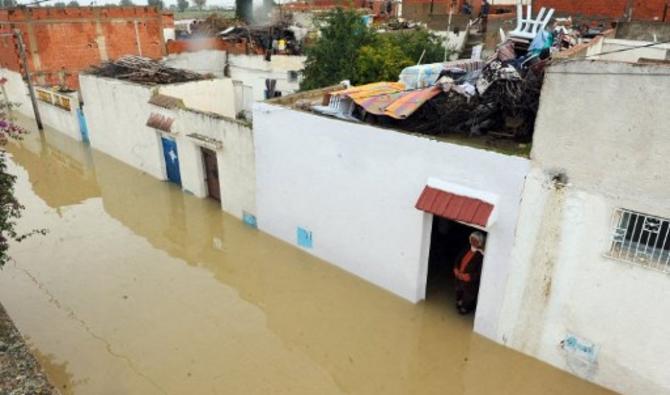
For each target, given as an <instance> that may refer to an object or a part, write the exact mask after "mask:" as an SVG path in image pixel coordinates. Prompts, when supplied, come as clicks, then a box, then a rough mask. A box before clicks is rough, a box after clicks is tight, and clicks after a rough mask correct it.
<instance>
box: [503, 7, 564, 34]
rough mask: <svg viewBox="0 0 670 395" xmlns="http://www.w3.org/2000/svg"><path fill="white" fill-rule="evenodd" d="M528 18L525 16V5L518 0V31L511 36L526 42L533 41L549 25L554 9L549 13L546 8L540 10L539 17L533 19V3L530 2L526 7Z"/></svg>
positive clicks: (514, 31) (515, 30)
mask: <svg viewBox="0 0 670 395" xmlns="http://www.w3.org/2000/svg"><path fill="white" fill-rule="evenodd" d="M526 11H527V12H526V16H525V17H524V15H523V5H521V1H520V0H517V2H516V29H514V30H513V31H511V32H509V36H511V37H516V38H523V39H526V40H532V39H534V38H535V36H537V34H538V33H539V32H540V31H542V30H544V28H545V27H547V24H549V21H550V20H551V17H552V16H554V12H555V11H556V10H554V9H553V8H552V9H550V10H549V12H547V9H546V8H545V7H542V8H541V9H540V12H539V13H538V14H537V17H535V19H533V6H532V2H529V3H528V5H527V6H526Z"/></svg>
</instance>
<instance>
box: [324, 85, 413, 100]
mask: <svg viewBox="0 0 670 395" xmlns="http://www.w3.org/2000/svg"><path fill="white" fill-rule="evenodd" d="M403 90H405V84H403V83H402V82H374V83H372V84H366V85H360V86H354V87H351V88H348V89H343V90H339V91H335V92H331V93H330V94H331V96H346V97H348V98H350V99H351V100H353V101H354V102H356V104H360V103H359V102H360V101H362V100H364V99H366V98H368V97H372V96H379V95H385V94H392V93H398V92H402V91H403Z"/></svg>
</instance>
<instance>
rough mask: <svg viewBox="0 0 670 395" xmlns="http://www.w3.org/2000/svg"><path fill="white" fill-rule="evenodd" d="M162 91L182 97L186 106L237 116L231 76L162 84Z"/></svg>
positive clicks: (227, 115) (231, 116) (226, 115)
mask: <svg viewBox="0 0 670 395" xmlns="http://www.w3.org/2000/svg"><path fill="white" fill-rule="evenodd" d="M159 90H160V93H163V94H165V95H168V96H174V97H178V98H180V99H182V100H183V101H184V104H185V105H186V107H189V108H193V109H196V110H199V111H206V112H212V113H214V114H219V115H223V116H225V117H230V118H235V116H236V115H237V112H238V110H237V109H236V108H235V90H234V89H233V81H232V80H231V79H230V78H216V79H210V80H202V81H192V82H185V83H182V84H170V85H162V86H161V87H160V88H159Z"/></svg>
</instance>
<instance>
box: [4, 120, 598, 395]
mask: <svg viewBox="0 0 670 395" xmlns="http://www.w3.org/2000/svg"><path fill="white" fill-rule="evenodd" d="M9 151H10V152H11V154H12V157H13V161H14V164H10V170H11V171H12V172H13V173H15V174H17V175H18V177H19V179H18V181H17V193H18V197H19V199H20V201H21V202H22V203H23V204H24V205H25V206H26V211H25V213H24V217H23V218H22V220H21V221H20V229H21V230H23V231H27V230H30V229H33V228H47V229H48V230H49V234H48V235H46V236H44V237H33V238H30V239H29V240H26V241H25V242H23V243H21V244H18V245H15V246H14V247H13V249H12V251H11V255H12V256H13V257H14V258H15V260H16V263H10V264H8V265H7V267H6V268H5V269H4V270H2V271H1V272H0V302H2V303H3V304H4V306H5V308H6V309H7V311H8V313H9V314H10V315H11V317H12V318H13V319H14V321H15V323H16V325H17V327H18V328H19V329H20V330H21V332H22V333H23V334H24V336H26V337H27V339H28V342H29V343H30V346H31V347H32V349H33V350H34V352H35V354H36V356H37V357H38V359H39V360H40V362H41V363H42V364H43V366H44V367H45V369H46V370H47V373H48V374H49V376H50V378H51V380H52V381H53V382H54V384H55V385H56V386H57V387H58V388H60V389H61V391H62V393H63V394H189V393H192V394H491V393H496V394H520V393H526V394H537V393H543V394H552V393H553V394H598V393H606V391H605V390H603V389H601V388H599V387H596V386H594V385H591V384H589V383H587V382H584V381H581V380H580V379H578V378H576V377H573V376H571V375H569V374H567V373H563V372H561V371H559V370H556V369H554V368H552V367H550V366H548V365H545V364H543V363H541V362H539V361H536V360H533V359H531V358H528V357H525V356H523V355H521V354H518V353H516V352H513V351H511V350H509V349H506V348H503V347H501V346H498V345H496V344H494V343H492V342H490V341H488V340H486V339H484V338H482V337H480V336H478V335H475V334H474V333H472V318H471V317H465V318H464V317H461V316H459V315H458V314H457V313H456V312H455V309H454V308H453V306H452V301H451V298H447V295H444V297H438V298H435V299H433V300H431V301H430V302H427V303H420V304H418V305H413V304H410V303H408V302H406V301H404V300H402V299H399V298H398V297H395V296H393V295H391V294H390V293H387V292H385V291H383V290H381V289H379V288H376V287H374V286H372V285H370V284H368V283H366V282H364V281H362V280H360V279H358V278H356V277H354V276H352V275H349V274H347V273H345V272H343V271H341V270H339V269H337V268H335V267H333V266H331V265H328V264H327V263H325V262H323V261H320V260H318V259H316V258H314V257H311V256H309V255H308V254H306V253H304V252H302V251H300V250H298V249H296V248H294V247H292V246H290V245H287V244H284V243H282V242H280V241H278V240H276V239H273V238H272V237H269V236H267V235H265V234H262V233H261V232H259V231H257V230H254V229H251V228H249V227H247V226H245V225H244V224H243V223H242V222H241V221H238V220H236V219H235V218H232V217H230V216H228V215H226V214H224V213H223V212H222V211H221V210H220V208H219V205H218V203H217V202H215V201H213V200H203V199H198V198H195V197H193V196H190V195H188V194H185V193H183V192H182V191H181V190H180V189H179V188H178V187H176V186H174V185H172V184H168V183H166V182H161V181H158V180H156V179H153V178H152V177H150V176H147V175H144V174H142V173H141V172H139V171H137V170H134V169H132V168H131V167H129V166H126V165H124V164H122V163H121V162H118V161H116V160H114V159H112V158H110V157H109V156H106V155H104V154H101V153H99V152H96V151H93V150H89V149H88V148H86V147H85V146H84V145H82V144H80V143H78V142H75V141H72V140H70V139H68V138H67V137H64V136H62V135H59V134H56V133H54V132H47V133H45V134H44V135H42V136H40V135H39V134H36V133H33V134H31V135H30V136H28V137H27V138H26V139H25V140H24V141H23V142H21V144H11V146H10V147H9ZM260 220H262V218H261V219H260Z"/></svg>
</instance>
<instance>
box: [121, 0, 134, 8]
mask: <svg viewBox="0 0 670 395" xmlns="http://www.w3.org/2000/svg"><path fill="white" fill-rule="evenodd" d="M119 5H120V6H121V7H130V6H132V5H134V4H133V1H132V0H121V2H120V3H119Z"/></svg>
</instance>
